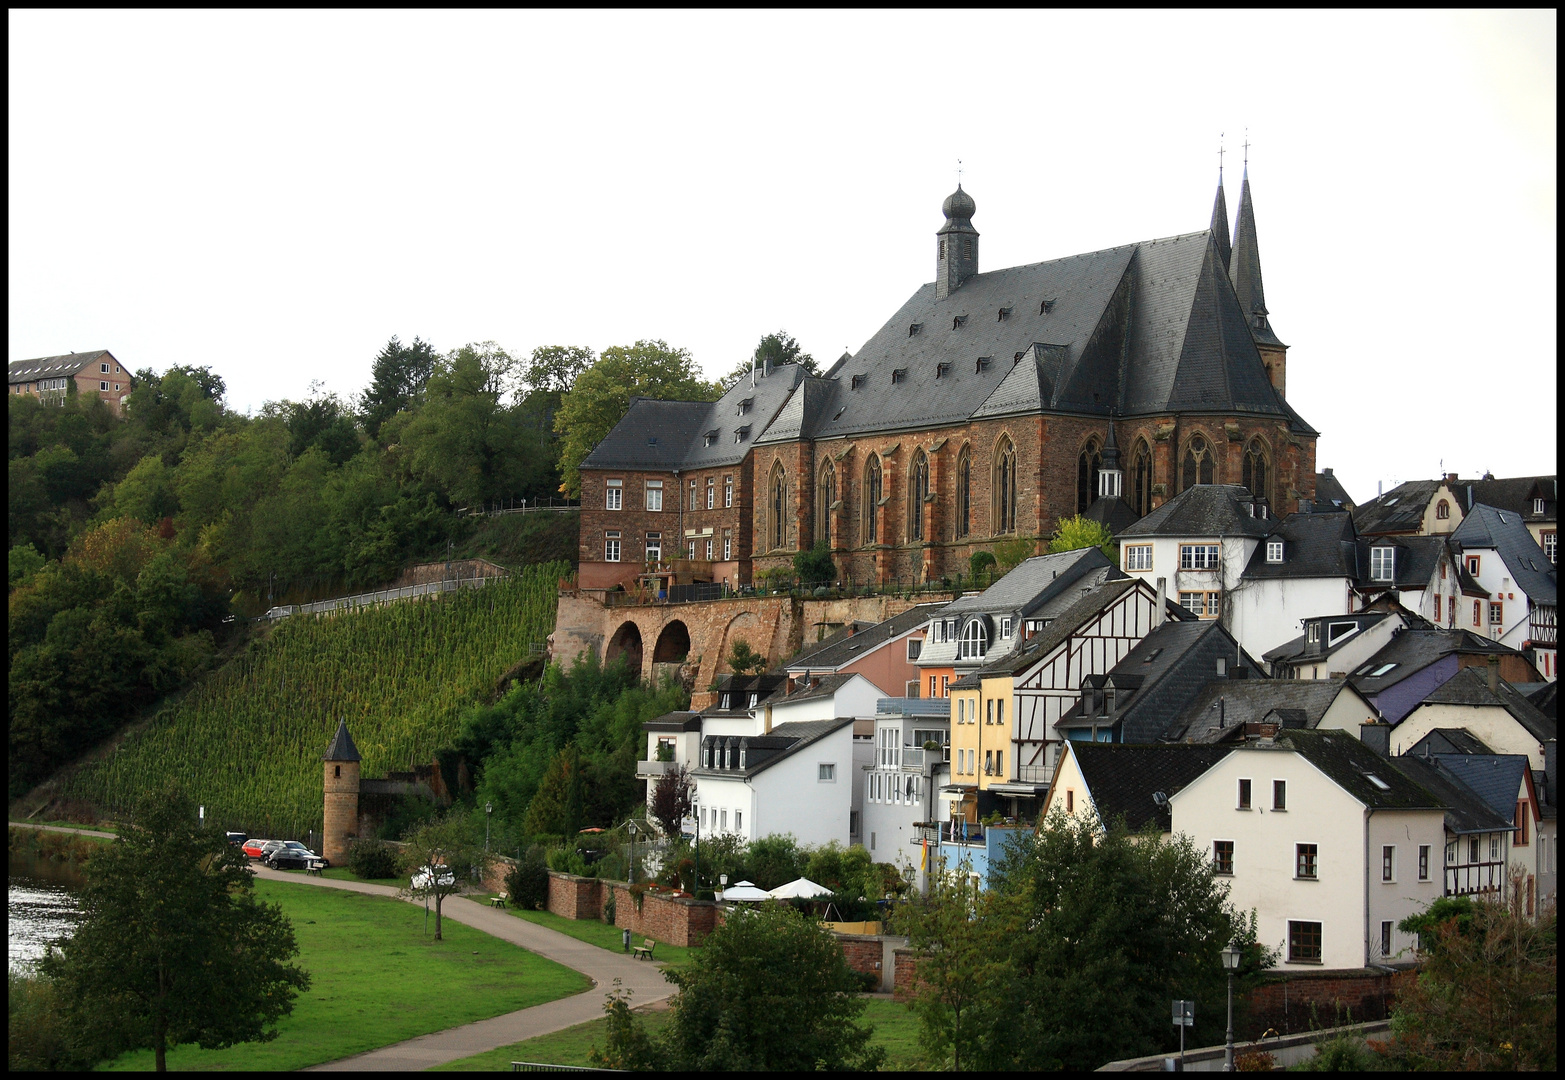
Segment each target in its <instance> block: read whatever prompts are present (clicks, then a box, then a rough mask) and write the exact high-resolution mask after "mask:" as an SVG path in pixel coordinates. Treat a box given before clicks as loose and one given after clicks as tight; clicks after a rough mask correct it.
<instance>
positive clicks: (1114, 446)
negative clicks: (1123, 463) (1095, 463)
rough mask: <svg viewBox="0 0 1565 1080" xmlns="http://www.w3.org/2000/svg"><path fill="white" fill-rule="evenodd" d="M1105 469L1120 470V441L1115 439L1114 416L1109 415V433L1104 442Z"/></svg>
mask: <svg viewBox="0 0 1565 1080" xmlns="http://www.w3.org/2000/svg"><path fill="white" fill-rule="evenodd" d="M1102 468H1103V469H1118V468H1119V441H1118V440H1117V439H1115V438H1114V414H1113V413H1112V412H1111V413H1109V433H1108V437H1107V438H1106V439H1104V440H1103V465H1102Z"/></svg>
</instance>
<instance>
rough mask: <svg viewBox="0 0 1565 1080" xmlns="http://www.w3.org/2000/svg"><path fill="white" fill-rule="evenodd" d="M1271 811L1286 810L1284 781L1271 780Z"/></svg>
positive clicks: (1286, 801) (1285, 785)
mask: <svg viewBox="0 0 1565 1080" xmlns="http://www.w3.org/2000/svg"><path fill="white" fill-rule="evenodd" d="M1272 809H1273V810H1286V809H1288V781H1286V780H1273V781H1272Z"/></svg>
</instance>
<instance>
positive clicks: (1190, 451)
mask: <svg viewBox="0 0 1565 1080" xmlns="http://www.w3.org/2000/svg"><path fill="white" fill-rule="evenodd" d="M1183 471H1184V476H1183V477H1182V480H1181V483H1180V490H1181V491H1183V490H1184V489H1185V488H1191V487H1195V486H1196V485H1197V484H1213V483H1216V482H1217V481H1216V479H1215V472H1216V459H1215V457H1214V456H1213V454H1212V447H1211V446H1210V445H1209V444H1208V443H1207V441H1206V437H1205V436H1204V435H1192V436H1190V442H1189V443H1187V444H1186V445H1185V464H1184V470H1183Z"/></svg>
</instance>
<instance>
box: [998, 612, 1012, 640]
mask: <svg viewBox="0 0 1565 1080" xmlns="http://www.w3.org/2000/svg"><path fill="white" fill-rule="evenodd" d="M1000 636H1001V637H1002V638H1008V637H1010V636H1011V619H1010V616H1007V617H1005V618H1003V619H1001V620H1000Z"/></svg>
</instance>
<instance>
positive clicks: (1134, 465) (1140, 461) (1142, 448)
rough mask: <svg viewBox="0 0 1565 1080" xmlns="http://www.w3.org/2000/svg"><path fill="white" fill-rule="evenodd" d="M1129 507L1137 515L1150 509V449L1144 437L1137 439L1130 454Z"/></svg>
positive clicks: (1143, 514) (1142, 514) (1146, 512)
mask: <svg viewBox="0 0 1565 1080" xmlns="http://www.w3.org/2000/svg"><path fill="white" fill-rule="evenodd" d="M1130 508H1131V509H1132V510H1134V511H1135V512H1136V514H1137V515H1138V516H1145V515H1146V514H1148V513H1151V511H1152V449H1151V447H1149V446H1148V445H1147V441H1146V440H1145V439H1140V440H1137V442H1136V449H1135V452H1134V453H1132V454H1131V456H1130Z"/></svg>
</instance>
